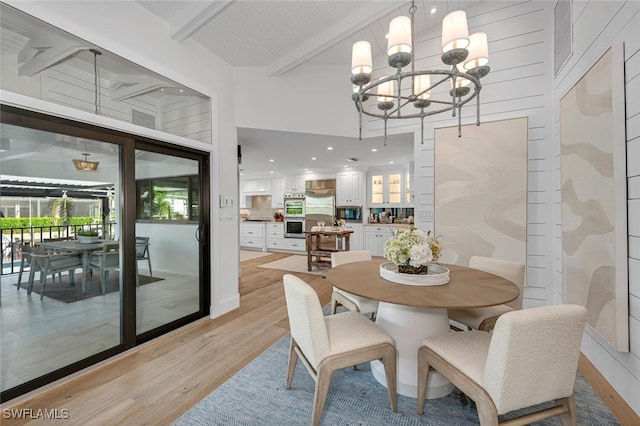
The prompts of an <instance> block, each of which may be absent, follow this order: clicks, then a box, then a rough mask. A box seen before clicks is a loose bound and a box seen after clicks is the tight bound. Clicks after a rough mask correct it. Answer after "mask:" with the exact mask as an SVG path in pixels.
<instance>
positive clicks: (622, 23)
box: [552, 0, 640, 413]
mask: <svg viewBox="0 0 640 426" xmlns="http://www.w3.org/2000/svg"><path fill="white" fill-rule="evenodd" d="M572 21H573V38H574V41H573V54H572V56H571V58H570V59H569V60H568V61H567V63H566V64H565V66H564V67H563V68H562V69H561V70H560V71H559V72H558V74H557V75H556V76H555V78H554V80H553V88H552V90H553V91H552V94H553V103H552V108H553V144H552V146H553V168H554V178H553V189H554V197H553V198H554V214H553V219H554V228H555V231H554V237H555V243H554V245H553V247H554V267H553V284H554V295H553V296H554V300H553V301H554V303H561V302H562V223H561V218H562V214H561V213H562V212H561V195H560V194H561V189H560V187H561V177H560V172H561V170H560V164H561V160H560V120H559V118H560V114H559V102H560V99H561V98H562V97H563V96H564V95H565V94H566V93H567V91H569V90H570V89H571V87H572V86H573V85H574V84H575V83H576V82H577V81H578V80H579V79H580V78H581V77H582V76H583V75H584V73H585V72H586V71H587V70H588V69H589V68H590V67H591V66H592V65H593V64H594V63H595V62H597V60H598V59H599V58H600V57H601V56H602V55H603V54H604V53H605V52H606V51H607V50H608V49H609V47H610V46H611V45H613V44H617V43H624V52H625V54H624V57H625V93H626V95H625V99H626V135H627V140H626V145H627V176H628V193H627V198H628V200H627V203H628V204H627V205H628V208H627V215H628V216H627V221H628V234H629V235H628V244H629V246H628V247H629V254H628V260H629V335H630V341H629V343H630V352H629V353H624V352H617V351H615V350H614V349H613V348H612V347H611V346H610V345H609V344H608V343H606V342H605V341H604V339H602V338H601V337H600V336H599V335H597V334H596V333H595V332H594V331H593V330H591V329H588V330H587V333H586V334H585V338H584V339H583V342H582V346H583V347H582V350H583V352H584V354H585V355H586V356H587V357H588V358H589V359H590V360H591V362H593V363H594V364H595V366H596V367H597V368H598V370H600V372H601V373H602V374H603V375H604V376H605V377H606V378H607V380H608V381H609V382H610V383H611V384H612V385H613V386H614V388H615V389H616V390H617V391H618V392H619V393H620V394H621V396H622V397H623V398H624V399H625V400H626V401H627V403H628V404H629V405H630V406H631V407H632V408H633V409H634V410H635V411H636V413H640V398H638V391H639V390H640V2H637V1H633V0H630V1H606V2H605V1H590V2H586V1H574V2H573V13H572Z"/></svg>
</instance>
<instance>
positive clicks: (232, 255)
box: [6, 1, 239, 316]
mask: <svg viewBox="0 0 640 426" xmlns="http://www.w3.org/2000/svg"><path fill="white" fill-rule="evenodd" d="M6 3H7V4H10V5H11V6H13V7H15V8H17V9H19V10H22V11H24V12H26V13H28V14H30V15H33V16H35V17H37V18H39V19H42V20H44V21H47V22H49V23H51V24H52V25H54V26H56V27H58V28H60V29H62V30H65V31H67V32H69V33H71V34H74V35H76V36H78V37H80V38H82V39H84V40H86V41H88V42H89V43H93V44H95V45H96V46H99V47H101V48H103V49H106V50H109V51H110V52H112V53H114V54H116V55H119V56H122V57H123V58H125V59H128V60H130V61H132V62H134V63H137V64H139V65H141V66H143V67H145V68H148V69H150V70H151V71H153V72H156V73H158V74H161V75H163V76H165V77H167V78H169V79H172V80H174V81H176V82H178V83H180V84H182V85H184V86H187V87H190V88H192V89H194V90H196V91H198V92H200V93H203V94H204V95H206V96H209V97H211V98H212V99H213V104H212V109H213V111H212V113H211V122H212V128H213V135H212V136H213V137H212V139H213V145H208V144H202V143H200V144H198V143H193V144H191V143H189V142H188V141H185V140H181V139H180V138H175V140H177V141H178V143H180V144H183V145H189V146H191V147H194V148H198V149H201V150H203V151H209V152H211V177H212V194H211V199H212V200H217V199H218V196H219V194H224V195H226V196H229V197H234V198H235V197H236V194H237V179H236V176H237V166H236V145H237V142H236V141H237V135H236V130H235V129H236V128H235V119H234V116H233V111H234V102H235V101H234V99H235V98H234V96H233V84H231V83H232V82H233V72H232V69H231V67H230V66H229V65H228V64H226V63H225V62H223V61H222V60H220V59H219V58H217V57H215V56H214V55H212V54H211V53H209V52H208V51H205V50H204V49H203V48H202V47H201V46H200V45H198V44H196V43H194V42H191V41H189V40H187V41H185V42H181V43H178V42H176V41H175V40H171V39H169V38H168V29H167V26H166V22H164V21H162V20H160V19H159V18H157V17H156V16H155V15H153V14H151V13H150V12H148V11H146V10H145V9H144V8H143V7H141V6H140V5H138V4H137V3H135V2H132V1H127V2H117V3H115V4H116V5H117V7H114V3H113V2H107V1H102V2H84V1H72V2H65V1H29V2H24V1H7V2H6ZM88 23H90V24H88ZM141 25H144V27H143V28H141ZM141 34H142V36H141ZM196 64H197V66H196ZM16 99H19V98H16ZM40 105H42V109H43V110H45V111H47V110H48V111H50V112H54V113H55V112H56V111H64V114H66V116H68V117H70V118H76V119H82V121H88V122H95V121H99V122H100V124H101V125H107V126H108V127H114V128H122V127H124V128H125V129H127V130H129V131H131V128H128V127H126V126H123V125H121V124H120V123H111V122H109V121H108V120H106V119H104V118H100V117H91V116H90V115H89V114H82V112H80V111H79V112H76V111H70V110H68V109H65V108H63V107H59V106H55V105H53V104H50V105H46V104H40ZM220 105H222V106H224V108H223V107H219V106H220ZM123 124H126V123H123ZM121 126H122V127H121ZM154 136H157V135H154ZM159 139H161V140H172V141H174V138H171V137H160V138H159ZM221 225H224V226H221ZM211 226H212V230H211V235H212V239H213V241H212V257H211V262H210V263H211V268H212V289H211V294H212V301H211V315H212V316H218V315H221V314H223V313H225V312H228V311H229V310H232V309H234V308H236V307H237V306H239V294H238V262H239V256H238V236H237V232H238V231H237V229H238V211H237V209H235V208H225V209H218V208H217V205H216V203H214V202H212V217H211Z"/></svg>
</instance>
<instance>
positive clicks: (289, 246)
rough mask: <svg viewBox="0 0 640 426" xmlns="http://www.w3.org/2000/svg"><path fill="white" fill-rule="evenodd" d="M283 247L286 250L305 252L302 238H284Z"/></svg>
mask: <svg viewBox="0 0 640 426" xmlns="http://www.w3.org/2000/svg"><path fill="white" fill-rule="evenodd" d="M284 249H285V250H287V251H295V252H301V253H306V252H307V246H306V240H305V239H304V238H285V239H284Z"/></svg>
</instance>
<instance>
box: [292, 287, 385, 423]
mask: <svg viewBox="0 0 640 426" xmlns="http://www.w3.org/2000/svg"><path fill="white" fill-rule="evenodd" d="M283 282H284V294H285V299H286V303H287V313H288V315H289V326H290V328H291V344H290V348H289V367H288V371H287V383H286V389H290V388H291V380H292V379H293V373H294V371H295V368H296V363H297V360H298V357H300V360H301V361H302V363H303V364H304V366H305V367H306V368H307V370H308V371H309V374H311V377H313V379H314V380H315V382H316V386H315V393H314V397H313V413H312V415H311V417H312V425H318V424H320V419H321V417H322V411H323V409H324V403H325V401H326V399H327V393H328V391H329V384H330V382H331V376H332V375H333V372H334V371H336V370H340V369H342V368H346V367H350V366H352V365H355V364H359V363H363V362H368V361H372V360H381V361H382V362H383V364H384V371H385V374H386V377H387V387H388V390H389V400H390V401H391V409H392V410H393V412H394V413H395V412H397V395H396V347H395V344H394V341H393V338H392V337H391V336H390V335H389V334H388V333H387V332H386V331H384V330H383V329H382V328H380V327H379V326H377V325H376V324H374V323H373V322H371V321H369V320H368V319H367V318H365V317H364V316H362V315H360V314H359V313H356V312H342V313H339V314H336V315H329V316H326V317H325V316H324V315H323V313H322V307H321V306H320V301H319V300H318V295H317V293H316V292H315V290H314V289H313V288H311V286H309V285H308V284H307V283H306V282H304V281H303V280H301V279H300V278H298V277H296V276H295V275H291V274H286V275H284V277H283Z"/></svg>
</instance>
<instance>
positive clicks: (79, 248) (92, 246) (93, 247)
mask: <svg viewBox="0 0 640 426" xmlns="http://www.w3.org/2000/svg"><path fill="white" fill-rule="evenodd" d="M110 244H118V242H117V241H114V240H98V241H96V242H91V243H81V242H79V241H77V240H64V241H44V242H42V243H40V246H41V247H42V248H45V249H54V250H64V251H70V252H74V253H80V254H81V255H82V294H84V293H86V292H87V282H88V279H87V273H88V272H89V256H90V255H91V252H92V251H99V250H104V249H105V247H106V246H108V245H110Z"/></svg>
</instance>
